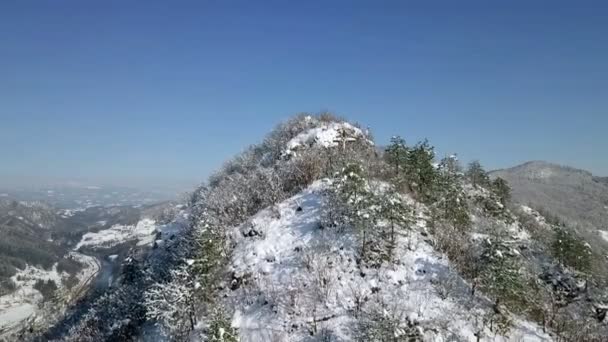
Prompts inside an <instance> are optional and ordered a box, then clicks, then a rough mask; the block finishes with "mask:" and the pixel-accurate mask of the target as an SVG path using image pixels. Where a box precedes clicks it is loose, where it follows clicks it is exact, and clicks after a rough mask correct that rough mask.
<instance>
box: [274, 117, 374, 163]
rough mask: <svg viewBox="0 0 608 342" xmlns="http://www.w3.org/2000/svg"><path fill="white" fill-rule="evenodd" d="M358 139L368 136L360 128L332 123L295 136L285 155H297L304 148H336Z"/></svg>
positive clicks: (345, 123)
mask: <svg viewBox="0 0 608 342" xmlns="http://www.w3.org/2000/svg"><path fill="white" fill-rule="evenodd" d="M358 139H366V134H365V133H363V131H361V129H359V128H358V127H355V126H353V125H351V124H350V123H348V122H330V123H326V124H324V125H322V126H320V127H315V128H311V129H309V130H307V131H306V132H303V133H300V134H298V135H297V136H295V137H294V138H293V139H291V140H290V141H289V142H288V143H287V149H286V150H285V152H284V153H283V154H284V155H292V154H295V151H296V150H297V149H298V148H300V147H302V146H305V147H308V146H315V145H316V146H322V147H335V146H339V145H340V144H341V143H342V141H343V140H344V141H345V143H348V142H352V141H356V140H358ZM367 142H368V143H370V144H372V145H373V142H371V141H369V140H367Z"/></svg>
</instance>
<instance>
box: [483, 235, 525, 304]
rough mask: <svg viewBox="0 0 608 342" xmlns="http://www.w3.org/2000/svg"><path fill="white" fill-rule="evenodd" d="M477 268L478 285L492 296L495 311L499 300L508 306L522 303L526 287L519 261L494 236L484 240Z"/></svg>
mask: <svg viewBox="0 0 608 342" xmlns="http://www.w3.org/2000/svg"><path fill="white" fill-rule="evenodd" d="M479 268H480V269H479V278H480V279H479V280H480V285H481V287H482V290H484V291H486V292H487V293H488V294H490V295H492V296H493V297H494V299H495V311H498V310H499V308H498V305H499V303H501V302H502V303H504V304H507V305H509V306H510V307H515V306H517V305H520V304H522V303H521V301H522V298H524V297H525V296H524V294H525V290H526V289H525V287H524V285H525V281H524V279H523V275H522V274H521V273H520V269H521V263H520V260H519V258H518V256H517V255H516V254H514V253H512V252H511V251H510V249H509V248H508V247H506V246H505V245H503V244H501V243H500V241H499V240H498V239H496V238H493V239H490V240H488V241H485V242H484V246H483V254H482V256H481V260H480V262H479Z"/></svg>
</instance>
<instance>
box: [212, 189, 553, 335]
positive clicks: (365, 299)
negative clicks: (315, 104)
mask: <svg viewBox="0 0 608 342" xmlns="http://www.w3.org/2000/svg"><path fill="white" fill-rule="evenodd" d="M324 184H326V181H319V182H316V183H315V184H313V185H312V186H310V187H309V188H308V189H306V190H305V191H303V192H301V193H299V194H297V195H295V196H293V197H291V198H289V199H287V200H285V201H283V202H281V203H280V204H278V205H277V210H270V209H266V210H263V211H261V212H260V213H259V214H257V215H255V216H253V217H252V218H251V219H250V220H248V221H247V222H246V223H245V224H244V225H242V226H239V227H237V228H235V229H233V230H232V232H231V235H232V236H233V238H234V239H235V241H236V247H235V248H234V251H233V256H232V259H231V263H230V266H229V267H230V270H231V271H232V273H233V280H232V284H230V287H229V288H228V289H226V290H225V294H224V295H223V296H222V297H225V301H226V305H230V306H231V307H233V308H234V310H235V313H234V316H233V319H232V325H233V327H235V328H237V329H238V331H239V336H240V338H241V341H246V342H263V341H303V340H306V339H307V338H308V337H309V336H311V335H316V334H322V335H324V336H327V337H326V338H327V339H328V340H332V341H333V340H334V339H335V340H338V341H350V340H354V339H355V336H354V332H355V330H356V329H357V324H358V320H359V319H360V318H361V316H364V315H366V314H368V315H369V314H370V312H368V311H370V310H371V311H375V312H376V313H378V314H379V315H383V316H387V317H393V318H398V319H399V321H402V322H410V325H409V326H408V325H404V326H403V327H402V329H401V330H400V333H401V334H402V335H403V336H420V337H421V338H424V339H425V340H428V341H450V340H453V339H454V338H455V337H458V338H461V339H464V340H471V341H474V340H475V339H476V336H477V335H480V336H484V340H485V339H491V340H493V341H545V340H550V339H551V338H550V336H549V335H547V334H546V333H543V332H542V328H541V327H539V326H538V325H537V324H534V323H531V322H528V321H526V320H524V319H521V318H519V317H514V327H513V329H512V330H511V331H510V333H509V335H508V336H504V335H500V334H498V333H494V332H491V331H490V329H489V326H487V327H484V326H483V323H482V321H483V317H485V316H487V314H488V312H490V311H491V310H492V303H491V302H489V301H488V300H487V299H484V298H483V297H481V298H479V297H475V298H470V294H469V292H470V290H469V289H470V285H468V284H466V281H465V280H463V279H462V278H461V277H460V276H459V275H458V273H457V272H456V271H455V270H454V268H453V267H451V265H450V263H449V261H448V260H447V258H446V257H445V256H444V255H442V254H441V253H438V252H437V251H435V250H434V249H433V247H432V246H431V245H430V244H429V243H428V242H427V241H426V238H425V236H424V234H423V232H424V231H425V220H423V219H419V220H418V221H417V224H416V226H415V229H414V230H413V232H412V233H411V234H409V236H405V235H400V236H399V242H398V246H399V247H398V249H397V251H396V253H395V254H396V255H397V259H396V260H395V262H394V263H384V264H382V266H381V267H379V268H368V267H359V266H358V265H357V264H356V260H357V251H356V247H355V245H356V237H355V236H353V235H352V234H349V233H347V232H337V231H331V230H328V229H322V228H321V212H322V210H323V209H322V206H323V199H322V189H323V187H324ZM298 208H301V210H298ZM420 209H421V210H423V206H420ZM418 214H419V215H422V212H419V213H418ZM252 231H255V232H256V233H255V234H253V235H252V234H250V232H252ZM408 247H409V248H408ZM440 282H449V283H450V286H451V287H452V288H451V289H450V291H451V292H452V293H450V294H449V296H447V298H446V296H445V294H442V291H443V290H441V289H440V288H439V286H438V285H437V284H438V283H440ZM235 288H237V289H235Z"/></svg>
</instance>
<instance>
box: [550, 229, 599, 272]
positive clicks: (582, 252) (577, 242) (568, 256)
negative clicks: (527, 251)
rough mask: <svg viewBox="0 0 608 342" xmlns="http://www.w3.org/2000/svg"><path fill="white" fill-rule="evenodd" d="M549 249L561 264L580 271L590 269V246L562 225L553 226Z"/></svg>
mask: <svg viewBox="0 0 608 342" xmlns="http://www.w3.org/2000/svg"><path fill="white" fill-rule="evenodd" d="M551 251H552V253H553V255H554V256H555V257H556V258H557V259H558V260H559V262H560V263H562V264H563V265H566V266H570V267H572V268H574V269H576V270H578V271H581V272H588V271H589V269H590V266H591V248H590V247H589V245H587V244H586V243H584V242H583V240H582V239H580V238H578V237H577V236H576V235H575V234H574V233H572V232H569V231H568V230H567V229H566V228H564V227H555V237H554V238H553V243H552V244H551Z"/></svg>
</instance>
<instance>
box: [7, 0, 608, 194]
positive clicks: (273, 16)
mask: <svg viewBox="0 0 608 342" xmlns="http://www.w3.org/2000/svg"><path fill="white" fill-rule="evenodd" d="M435 5H436V4H435ZM606 17H608V4H607V3H606V2H601V1H589V2H585V3H584V4H580V3H574V2H566V1H535V2H524V1H517V2H509V3H502V4H497V3H488V2H485V1H463V2H458V3H455V2H448V1H446V2H442V4H441V6H431V5H430V4H429V5H427V4H412V3H409V4H408V3H403V2H400V1H385V2H382V3H377V2H374V3H372V2H358V1H356V2H335V3H331V4H329V3H326V2H317V1H312V2H306V3H299V4H293V3H285V2H267V3H265V4H261V3H256V4H254V3H252V2H230V3H224V2H188V3H185V4H182V5H180V6H171V5H170V4H168V3H164V2H155V1H150V2H145V4H144V3H135V2H130V3H124V2H119V1H109V2H100V3H91V2H81V1H62V2H60V3H57V2H53V1H37V2H34V1H5V2H2V3H1V4H0V41H2V44H0V56H2V58H1V59H0V74H2V75H3V76H2V77H1V78H0V123H1V124H0V156H1V157H2V161H1V162H0V164H1V165H2V166H1V167H0V179H1V181H0V187H1V186H10V185H15V186H16V185H19V184H23V185H32V186H35V185H40V186H44V185H45V184H56V183H65V182H69V181H78V182H81V183H83V184H91V185H106V184H111V185H123V186H124V185H129V186H137V187H147V186H161V187H176V188H178V187H179V188H187V187H189V186H191V185H194V184H197V183H199V182H201V181H202V180H204V179H205V178H206V177H207V176H208V175H209V174H210V173H211V172H212V171H213V170H214V169H217V168H218V167H219V166H220V165H221V164H222V162H223V161H224V160H225V159H226V158H228V157H229V156H231V155H232V154H234V153H237V152H239V151H241V150H242V149H244V148H245V147H246V146H248V145H249V144H252V143H255V142H257V141H259V140H260V139H262V137H263V136H264V135H265V133H266V132H267V131H269V130H270V129H271V128H272V127H273V126H275V125H276V124H277V123H278V122H280V121H282V120H284V119H286V118H288V117H289V116H291V115H294V114H296V113H298V112H306V111H308V112H313V113H314V112H319V111H324V110H328V111H332V112H334V113H337V114H339V115H343V116H345V117H346V118H348V119H350V120H353V121H358V122H360V123H361V124H363V125H364V126H369V127H370V128H371V130H372V132H373V133H374V135H375V137H376V139H377V141H378V142H380V143H386V142H388V140H389V139H390V137H391V136H392V135H395V134H399V135H401V136H403V137H405V139H406V140H407V142H408V143H414V142H416V141H417V140H420V139H423V138H425V137H426V138H428V139H429V140H430V142H431V143H432V144H433V145H434V146H436V148H437V151H438V155H439V156H440V157H441V156H442V155H445V154H451V153H454V152H455V153H458V155H459V156H460V157H461V160H462V161H463V162H467V161H469V160H472V159H479V160H480V161H481V162H482V164H483V165H484V166H485V167H486V168H487V169H497V168H505V167H511V166H514V165H516V164H519V163H522V162H525V161H529V160H547V161H551V162H556V163H560V164H564V165H569V166H573V167H577V168H582V169H585V170H589V171H591V172H593V173H594V174H596V175H598V176H608V158H606V157H605V151H606V150H607V149H608V134H606V127H608V112H607V109H608V96H606V94H608V64H607V63H606V61H607V60H608V22H607V21H606V20H605V18H606Z"/></svg>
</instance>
